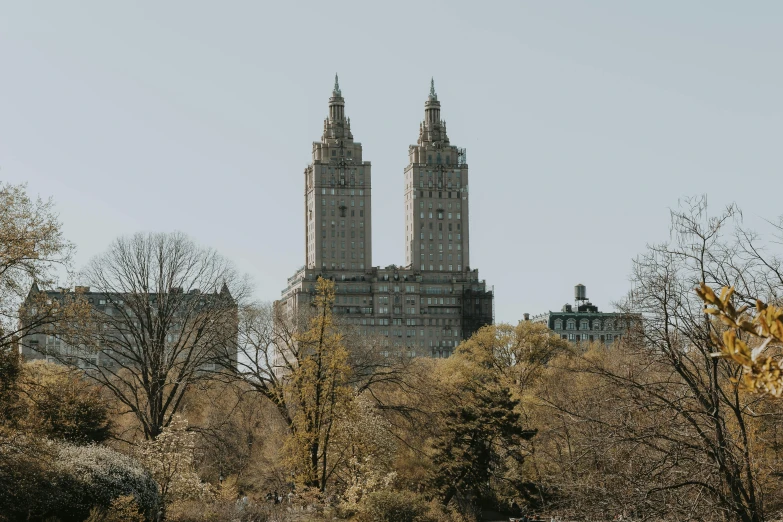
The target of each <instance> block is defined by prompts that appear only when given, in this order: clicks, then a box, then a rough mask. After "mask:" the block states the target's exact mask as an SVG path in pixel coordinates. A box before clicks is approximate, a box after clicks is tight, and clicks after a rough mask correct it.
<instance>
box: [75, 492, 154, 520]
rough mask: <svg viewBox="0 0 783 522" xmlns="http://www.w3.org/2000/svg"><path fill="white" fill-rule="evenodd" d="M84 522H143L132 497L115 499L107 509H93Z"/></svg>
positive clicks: (142, 517) (142, 516)
mask: <svg viewBox="0 0 783 522" xmlns="http://www.w3.org/2000/svg"><path fill="white" fill-rule="evenodd" d="M84 522H144V515H142V514H141V512H140V511H139V505H138V503H137V502H136V499H135V498H134V497H133V495H126V496H124V497H117V498H115V499H114V500H113V501H112V503H111V505H110V506H109V508H108V509H100V508H93V509H92V511H90V516H89V518H88V519H87V520H85V521H84Z"/></svg>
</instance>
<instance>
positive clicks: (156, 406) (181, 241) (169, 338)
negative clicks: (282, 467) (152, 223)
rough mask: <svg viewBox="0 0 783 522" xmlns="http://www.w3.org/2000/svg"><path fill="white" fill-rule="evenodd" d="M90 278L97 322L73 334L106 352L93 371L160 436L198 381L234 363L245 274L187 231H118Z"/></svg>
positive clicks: (89, 270)
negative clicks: (126, 233)
mask: <svg viewBox="0 0 783 522" xmlns="http://www.w3.org/2000/svg"><path fill="white" fill-rule="evenodd" d="M83 278H84V280H85V282H86V283H87V284H89V285H90V287H91V289H92V290H93V292H94V293H95V292H97V295H96V299H98V302H97V303H96V302H94V303H92V305H93V324H92V326H93V327H92V328H88V329H86V330H85V331H84V332H80V333H77V334H76V335H73V336H72V338H70V339H69V342H70V343H74V344H79V345H84V346H87V347H92V348H94V349H95V350H97V351H98V352H99V354H100V357H101V360H100V362H99V364H97V365H96V366H95V367H94V368H93V369H92V370H91V371H89V372H88V375H89V376H90V377H91V378H92V379H95V380H96V381H98V382H100V383H101V384H103V385H104V386H105V387H106V388H107V389H109V390H110V391H111V392H112V393H113V394H114V396H115V397H116V398H117V400H118V401H119V402H120V403H122V404H123V405H124V406H126V407H127V408H128V410H129V411H130V412H132V413H133V414H134V415H135V417H136V419H137V420H138V422H139V423H140V424H141V427H142V430H143V432H144V436H145V438H147V439H153V438H155V437H157V436H158V435H159V434H160V433H161V431H162V429H163V428H164V427H165V426H167V425H168V424H169V423H170V422H171V420H172V417H173V415H174V414H175V413H176V412H177V410H178V408H179V406H180V403H181V401H182V399H183V396H184V395H185V393H186V392H187V391H188V390H189V389H190V388H191V387H192V386H193V384H194V383H196V382H197V381H199V380H202V379H207V378H209V377H210V376H211V375H212V372H213V370H214V369H215V368H217V367H222V366H225V365H226V364H227V365H228V366H231V365H233V364H234V362H235V361H236V335H237V321H238V306H240V305H241V303H242V300H243V299H244V298H245V296H246V294H247V291H248V286H247V284H246V281H245V279H244V278H242V277H240V276H239V275H238V274H237V273H236V271H235V269H234V267H233V265H232V264H231V263H230V262H229V261H227V260H226V259H224V258H223V257H221V256H220V255H219V254H218V253H217V252H215V251H214V250H212V249H208V248H202V247H199V246H197V245H196V244H195V243H194V242H193V241H192V240H190V239H189V238H187V237H186V236H185V235H183V234H181V233H172V234H136V235H134V236H132V237H123V238H119V239H117V240H115V241H114V243H112V245H111V246H110V248H109V250H108V251H107V252H106V253H104V254H102V255H100V256H98V257H96V258H95V259H93V260H92V261H91V262H90V264H89V265H88V267H87V268H86V269H85V270H84V272H83ZM94 293H93V294H90V295H94ZM223 357H228V358H229V359H230V361H229V362H228V363H225V362H224V361H222V360H221V359H222V358H223Z"/></svg>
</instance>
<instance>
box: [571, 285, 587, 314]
mask: <svg viewBox="0 0 783 522" xmlns="http://www.w3.org/2000/svg"><path fill="white" fill-rule="evenodd" d="M574 301H575V303H576V307H577V309H579V305H580V304H583V303H585V302H586V301H587V287H586V286H585V285H582V284H579V285H576V286H575V287H574Z"/></svg>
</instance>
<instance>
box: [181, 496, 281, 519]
mask: <svg viewBox="0 0 783 522" xmlns="http://www.w3.org/2000/svg"><path fill="white" fill-rule="evenodd" d="M166 520H169V521H171V522H224V521H227V520H230V521H235V522H267V521H282V520H289V519H288V518H287V517H285V515H284V514H283V509H282V507H281V506H277V507H275V506H270V505H263V504H257V503H254V502H250V501H247V502H243V501H242V500H231V501H228V500H216V501H215V502H209V503H205V502H203V501H198V500H183V501H178V502H175V503H174V504H172V505H171V506H170V508H169V509H168V511H167V513H166Z"/></svg>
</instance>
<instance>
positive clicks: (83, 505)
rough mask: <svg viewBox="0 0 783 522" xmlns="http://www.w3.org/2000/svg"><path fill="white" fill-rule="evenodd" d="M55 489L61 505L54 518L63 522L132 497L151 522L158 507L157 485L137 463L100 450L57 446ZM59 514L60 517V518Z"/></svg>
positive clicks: (110, 451) (123, 456)
mask: <svg viewBox="0 0 783 522" xmlns="http://www.w3.org/2000/svg"><path fill="white" fill-rule="evenodd" d="M55 470H56V474H57V475H58V476H59V477H60V481H59V484H57V486H58V487H59V489H60V490H61V491H62V492H63V494H64V495H63V497H64V498H63V503H62V505H61V506H60V509H59V510H58V511H59V512H58V513H57V515H58V516H59V517H60V518H62V520H63V522H67V521H70V520H74V521H81V520H83V519H84V518H85V517H87V515H88V514H89V512H90V509H91V508H92V507H98V508H108V507H109V506H110V505H111V503H112V501H113V500H114V499H116V498H118V497H121V496H126V495H132V496H133V497H134V498H135V500H136V503H137V504H138V507H139V508H140V509H141V511H142V512H143V513H144V514H145V515H146V516H147V517H148V518H151V517H152V515H153V514H154V513H155V511H156V510H157V507H158V485H157V484H156V483H155V481H154V480H153V478H152V476H151V475H150V474H149V472H147V471H146V470H145V469H144V468H143V467H142V466H141V464H139V463H138V462H137V461H136V460H134V459H132V458H131V457H128V456H127V455H123V454H121V453H118V452H117V451H114V450H112V449H110V448H106V447H101V446H74V445H71V444H63V443H61V444H59V451H58V460H57V463H56V464H55ZM61 513H62V514H61Z"/></svg>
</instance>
